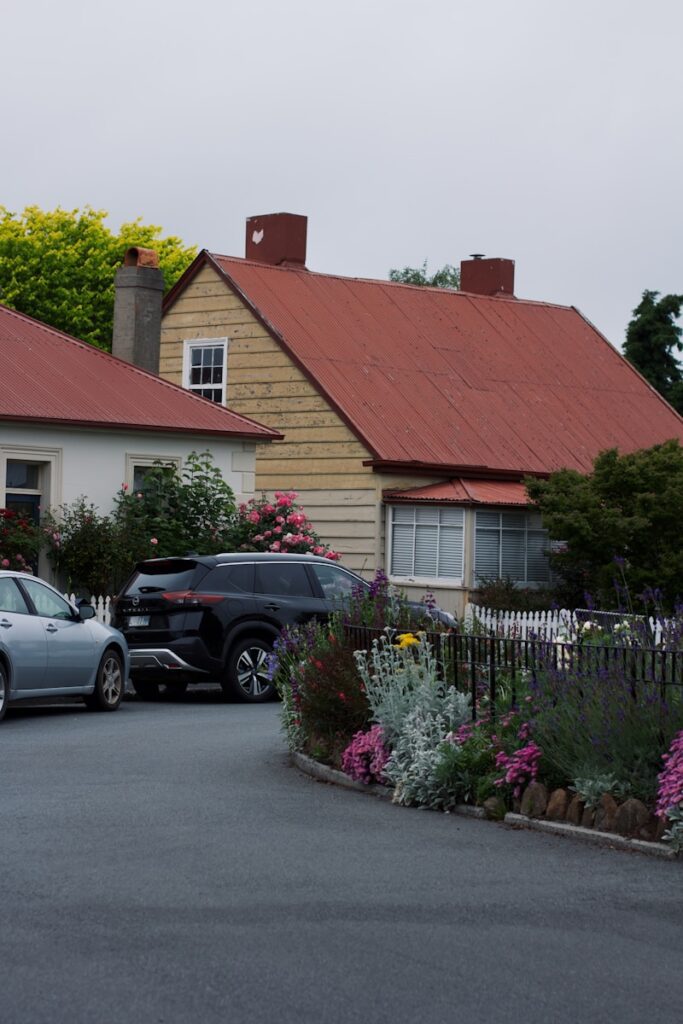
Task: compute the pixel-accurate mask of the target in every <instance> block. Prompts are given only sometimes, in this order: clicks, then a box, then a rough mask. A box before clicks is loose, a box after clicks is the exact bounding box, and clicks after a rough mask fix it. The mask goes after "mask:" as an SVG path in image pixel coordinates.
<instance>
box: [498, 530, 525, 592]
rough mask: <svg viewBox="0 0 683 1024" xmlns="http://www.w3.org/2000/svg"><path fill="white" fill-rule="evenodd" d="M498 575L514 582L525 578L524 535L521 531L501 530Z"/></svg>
mask: <svg viewBox="0 0 683 1024" xmlns="http://www.w3.org/2000/svg"><path fill="white" fill-rule="evenodd" d="M502 543H503V552H502V558H501V566H500V574H501V576H509V577H510V579H513V580H515V581H523V580H524V578H525V571H524V568H525V566H524V563H525V557H524V556H525V549H526V544H525V535H524V531H523V530H503V536H502Z"/></svg>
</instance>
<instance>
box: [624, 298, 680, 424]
mask: <svg viewBox="0 0 683 1024" xmlns="http://www.w3.org/2000/svg"><path fill="white" fill-rule="evenodd" d="M658 295H659V292H650V291H644V292H643V297H642V299H641V301H640V303H639V305H638V306H636V308H635V309H634V310H633V319H632V320H631V322H630V323H629V325H628V328H627V330H626V341H625V343H624V355H625V356H626V358H627V359H628V361H629V362H630V363H632V365H633V366H635V368H636V369H637V370H639V371H640V373H642V375H643V377H645V379H646V380H648V381H649V382H650V384H652V386H653V387H655V388H656V389H657V391H659V393H660V395H662V396H663V397H664V398H666V400H667V401H668V402H670V403H671V405H673V407H674V409H676V410H677V411H678V412H680V413H683V372H682V371H681V366H680V363H679V362H678V359H677V358H676V355H675V353H676V352H680V351H681V349H683V343H682V342H681V328H680V327H679V326H678V324H676V318H677V317H679V316H680V314H681V305H682V304H683V295H663V296H662V298H661V299H658Z"/></svg>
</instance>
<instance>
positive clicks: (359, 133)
mask: <svg viewBox="0 0 683 1024" xmlns="http://www.w3.org/2000/svg"><path fill="white" fill-rule="evenodd" d="M0 9H1V11H2V37H3V38H2V58H1V60H0V85H1V86H2V91H1V95H2V98H3V117H2V127H1V130H0V146H2V150H3V159H2V163H1V164H0V168H1V169H0V185H1V187H0V204H2V205H4V206H6V207H8V208H9V209H10V210H13V211H15V212H17V211H20V210H21V209H23V208H24V206H26V205H30V204H37V205H38V206H41V207H42V208H44V209H53V208H54V207H56V206H58V205H60V206H62V207H65V208H69V209H73V208H75V207H82V206H84V205H86V204H89V205H91V206H93V207H95V208H97V209H105V210H108V211H109V213H110V224H111V226H112V227H113V228H116V227H118V225H119V224H120V223H121V221H123V220H131V219H134V218H135V217H137V216H141V217H142V218H143V220H144V221H145V222H148V223H154V224H160V225H162V226H163V228H164V230H165V232H166V233H168V234H177V235H180V237H181V238H182V239H183V240H184V241H185V242H187V243H194V244H196V245H197V246H199V247H200V248H208V249H211V250H213V251H215V252H220V253H226V254H228V255H236V256H242V255H244V221H245V219H246V217H248V216H250V215H254V214H263V213H272V212H276V211H279V210H287V211H290V212H293V213H302V214H306V215H307V216H308V218H309V222H308V261H307V262H308V266H309V268H310V269H312V270H319V271H327V272H331V273H339V274H345V275H352V276H360V277H380V278H384V277H386V276H387V274H388V271H389V268H390V267H401V266H404V265H406V264H409V265H413V266H415V265H420V264H421V263H422V262H423V260H425V259H428V260H429V266H430V268H432V269H437V268H438V267H440V266H442V265H443V264H444V263H455V264H458V263H459V262H460V260H461V259H462V258H463V257H466V256H467V255H468V254H469V253H473V252H481V253H485V254H486V255H488V256H504V257H509V258H512V259H514V260H515V261H516V287H515V291H516V293H517V295H518V296H520V297H523V298H533V299H544V300H548V301H552V302H559V303H563V304H567V305H575V306H578V307H579V308H580V309H581V310H582V312H583V313H584V314H585V315H586V316H588V317H589V319H590V320H592V321H593V322H594V323H595V324H596V326H597V327H599V328H600V329H601V330H602V331H603V333H605V334H606V335H607V337H608V338H609V339H610V340H611V341H612V342H613V343H614V344H616V345H620V344H621V343H622V341H623V334H624V330H625V327H626V324H627V322H628V320H629V319H630V315H631V310H632V309H633V307H634V306H635V305H636V304H637V303H638V301H639V299H640V295H641V293H642V291H643V290H644V289H645V288H650V289H655V290H658V291H661V292H664V293H666V292H672V291H673V292H682V293H683V265H682V260H681V252H682V246H683V204H682V203H681V190H682V185H681V182H682V181H683V174H682V169H681V162H682V161H681V154H682V150H683V2H681V0H650V3H648V4H645V3H643V2H642V0H637V2H636V0H573V2H572V3H560V2H558V0H420V2H416V0H412V2H405V0H343V2H338V3H331V2H328V0H286V2H284V0H242V2H237V0H195V3H194V4H192V3H188V2H187V0H182V2H180V0H164V2H163V3H162V2H159V0H137V2H136V3H132V2H130V0H128V2H126V0H118V2H117V3H112V2H110V0H61V2H59V3H56V2H54V0H32V2H31V3H26V2H25V0H21V2H15V0H2V3H1V4H0Z"/></svg>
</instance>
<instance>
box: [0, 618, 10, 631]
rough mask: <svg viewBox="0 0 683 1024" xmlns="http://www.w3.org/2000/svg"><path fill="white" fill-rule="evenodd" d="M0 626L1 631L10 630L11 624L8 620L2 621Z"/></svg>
mask: <svg viewBox="0 0 683 1024" xmlns="http://www.w3.org/2000/svg"><path fill="white" fill-rule="evenodd" d="M0 626H2V628H3V629H11V628H12V623H11V622H10V621H9V619H2V620H0Z"/></svg>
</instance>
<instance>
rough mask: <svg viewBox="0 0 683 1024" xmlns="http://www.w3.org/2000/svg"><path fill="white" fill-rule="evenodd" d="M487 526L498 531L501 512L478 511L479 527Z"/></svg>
mask: <svg viewBox="0 0 683 1024" xmlns="http://www.w3.org/2000/svg"><path fill="white" fill-rule="evenodd" d="M479 526H487V527H493V528H495V529H496V530H497V529H498V528H499V527H500V512H479V511H477V527H479Z"/></svg>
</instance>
